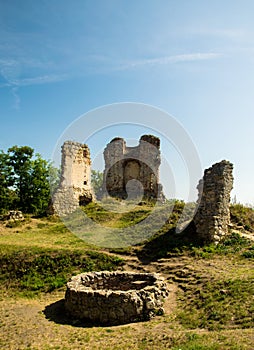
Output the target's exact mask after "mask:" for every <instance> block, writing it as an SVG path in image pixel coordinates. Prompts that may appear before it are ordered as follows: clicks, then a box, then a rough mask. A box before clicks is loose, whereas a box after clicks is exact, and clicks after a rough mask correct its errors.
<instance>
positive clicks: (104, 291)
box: [65, 271, 168, 325]
mask: <svg viewBox="0 0 254 350" xmlns="http://www.w3.org/2000/svg"><path fill="white" fill-rule="evenodd" d="M167 295H168V291H167V285H166V282H165V280H164V278H163V277H161V276H159V275H157V274H152V273H134V272H122V271H116V272H109V271H102V272H89V273H82V274H79V275H77V276H74V277H72V279H71V280H70V282H68V283H67V290H66V294H65V309H66V311H67V312H68V313H69V314H70V315H71V316H72V317H75V318H76V319H85V320H89V321H92V322H93V323H97V324H102V325H103V324H104V325H118V324H124V323H129V322H135V321H141V320H148V319H150V318H151V317H152V316H154V315H155V314H156V313H158V312H159V313H161V314H162V313H163V308H162V304H163V299H165V298H166V297H167Z"/></svg>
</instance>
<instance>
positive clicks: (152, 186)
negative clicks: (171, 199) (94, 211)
mask: <svg viewBox="0 0 254 350" xmlns="http://www.w3.org/2000/svg"><path fill="white" fill-rule="evenodd" d="M104 160H105V170H104V177H103V193H104V194H106V195H107V194H109V195H110V196H112V197H117V198H122V199H126V198H127V197H128V198H135V197H138V196H140V195H142V196H144V198H147V199H157V198H159V199H164V196H163V194H162V186H161V185H160V184H159V166H160V163H161V159H160V139H159V138H158V137H155V136H153V135H143V136H142V137H141V138H140V140H139V144H138V146H136V147H127V146H126V142H125V140H124V139H122V138H118V137H117V138H114V139H113V140H112V141H111V142H110V143H109V144H108V145H107V146H106V148H105V150H104Z"/></svg>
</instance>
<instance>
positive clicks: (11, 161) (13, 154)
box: [0, 146, 59, 215]
mask: <svg viewBox="0 0 254 350" xmlns="http://www.w3.org/2000/svg"><path fill="white" fill-rule="evenodd" d="M58 173H59V172H58V170H57V169H56V168H54V167H53V165H52V164H51V163H50V162H49V161H46V160H44V159H42V157H41V156H40V154H36V155H35V156H34V150H33V149H32V148H31V147H28V146H21V147H19V146H13V147H11V148H9V149H8V151H7V152H6V153H4V152H3V151H1V152H0V212H4V211H6V210H10V209H14V210H22V211H23V212H24V213H31V214H36V215H44V214H45V213H46V210H47V208H48V205H49V203H50V197H51V194H50V187H51V186H52V188H53V189H54V188H55V187H56V186H57V181H58Z"/></svg>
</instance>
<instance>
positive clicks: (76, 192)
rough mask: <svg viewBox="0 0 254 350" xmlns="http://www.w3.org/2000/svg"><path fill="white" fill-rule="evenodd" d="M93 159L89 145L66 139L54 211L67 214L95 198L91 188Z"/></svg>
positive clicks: (61, 214) (63, 214)
mask: <svg viewBox="0 0 254 350" xmlns="http://www.w3.org/2000/svg"><path fill="white" fill-rule="evenodd" d="M90 177H91V160H90V150H89V148H88V146H87V145H84V144H82V143H79V142H73V141H66V142H64V144H63V146H62V162H61V179H60V185H59V188H58V189H57V191H56V193H55V194H54V195H53V208H54V212H55V213H56V214H58V215H59V216H65V215H68V214H70V213H72V212H73V211H75V210H76V209H77V208H78V207H79V205H85V204H87V203H89V202H91V201H92V200H93V193H92V188H91V181H90Z"/></svg>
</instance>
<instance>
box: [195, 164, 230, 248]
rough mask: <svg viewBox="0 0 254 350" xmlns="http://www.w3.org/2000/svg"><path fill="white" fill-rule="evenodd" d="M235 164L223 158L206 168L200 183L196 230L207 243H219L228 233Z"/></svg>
mask: <svg viewBox="0 0 254 350" xmlns="http://www.w3.org/2000/svg"><path fill="white" fill-rule="evenodd" d="M232 171H233V165H232V164H231V163H230V162H228V161H226V160H223V161H221V162H219V163H216V164H214V165H213V166H212V167H211V168H209V169H206V170H205V172H204V177H203V179H202V180H200V182H199V185H198V187H197V188H198V190H199V199H198V202H199V207H198V210H197V213H196V215H195V217H194V223H195V226H196V232H197V234H198V236H199V237H200V238H201V239H202V240H203V241H204V242H206V243H209V242H214V243H218V242H219V241H220V240H221V238H223V236H225V235H226V234H227V233H228V225H229V223H230V211H229V204H230V192H231V190H232V188H233V175H232Z"/></svg>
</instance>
